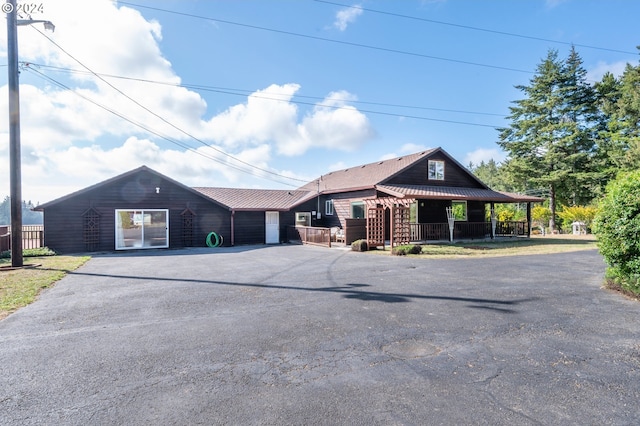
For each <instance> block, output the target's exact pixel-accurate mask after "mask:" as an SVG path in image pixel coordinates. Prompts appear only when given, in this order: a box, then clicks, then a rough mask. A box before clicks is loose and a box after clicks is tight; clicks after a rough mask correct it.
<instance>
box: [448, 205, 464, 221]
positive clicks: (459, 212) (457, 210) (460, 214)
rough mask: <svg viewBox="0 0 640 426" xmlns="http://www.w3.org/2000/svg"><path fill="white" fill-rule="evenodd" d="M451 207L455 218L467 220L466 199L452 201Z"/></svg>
mask: <svg viewBox="0 0 640 426" xmlns="http://www.w3.org/2000/svg"><path fill="white" fill-rule="evenodd" d="M451 208H452V211H453V217H454V218H455V219H456V220H460V221H466V220H467V202H466V201H452V202H451Z"/></svg>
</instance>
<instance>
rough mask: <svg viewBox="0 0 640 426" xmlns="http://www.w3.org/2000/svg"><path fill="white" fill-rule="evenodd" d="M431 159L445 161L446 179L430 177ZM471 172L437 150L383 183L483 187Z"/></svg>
mask: <svg viewBox="0 0 640 426" xmlns="http://www.w3.org/2000/svg"><path fill="white" fill-rule="evenodd" d="M429 160H442V161H444V180H429V179H428V177H429V170H428V168H429ZM469 173H470V172H469V171H468V170H466V169H464V168H462V167H460V166H459V165H458V164H457V163H456V162H455V161H453V160H451V159H450V158H449V157H448V156H446V155H445V154H443V153H441V152H436V153H434V154H433V155H431V156H429V157H427V158H425V159H424V160H422V161H420V162H418V163H416V164H415V165H413V166H412V167H409V168H408V169H407V170H404V171H403V172H401V173H400V174H398V175H396V176H394V177H392V178H391V179H389V180H386V181H384V182H383V183H388V184H409V185H432V186H459V187H466V188H483V186H482V185H481V184H480V183H478V181H476V180H475V179H474V178H473V177H472V176H470V175H469Z"/></svg>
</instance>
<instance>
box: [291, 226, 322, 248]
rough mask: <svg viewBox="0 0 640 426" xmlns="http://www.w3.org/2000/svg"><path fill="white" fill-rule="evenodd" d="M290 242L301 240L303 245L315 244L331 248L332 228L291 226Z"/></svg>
mask: <svg viewBox="0 0 640 426" xmlns="http://www.w3.org/2000/svg"><path fill="white" fill-rule="evenodd" d="M287 238H288V240H289V241H292V240H299V241H302V243H303V244H314V245H319V246H326V247H331V228H320V227H316V226H299V225H296V226H289V227H288V229H287Z"/></svg>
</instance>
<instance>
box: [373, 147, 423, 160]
mask: <svg viewBox="0 0 640 426" xmlns="http://www.w3.org/2000/svg"><path fill="white" fill-rule="evenodd" d="M428 149H431V148H430V147H428V146H426V145H422V144H415V143H405V144H404V145H402V146H401V147H400V149H399V150H398V152H389V153H387V154H384V155H382V156H381V157H380V160H391V159H392V158H397V157H401V156H403V155H408V154H415V153H417V152H421V151H426V150H428Z"/></svg>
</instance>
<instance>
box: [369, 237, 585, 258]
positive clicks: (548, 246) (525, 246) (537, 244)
mask: <svg viewBox="0 0 640 426" xmlns="http://www.w3.org/2000/svg"><path fill="white" fill-rule="evenodd" d="M597 248H598V247H597V245H596V239H595V237H594V236H592V235H581V236H573V235H553V236H545V237H540V236H533V237H532V238H530V239H525V238H504V239H499V240H496V241H484V240H483V241H467V242H461V243H454V244H448V243H437V244H424V245H423V246H422V254H419V255H411V256H412V257H418V258H420V257H424V258H452V257H453V258H455V257H472V256H476V257H480V256H485V257H486V256H518V255H531V254H549V253H562V252H568V251H578V250H591V249H597ZM390 252H391V250H390V249H389V247H386V250H384V251H382V250H376V251H373V252H372V253H377V254H383V253H387V254H388V253H390Z"/></svg>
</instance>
